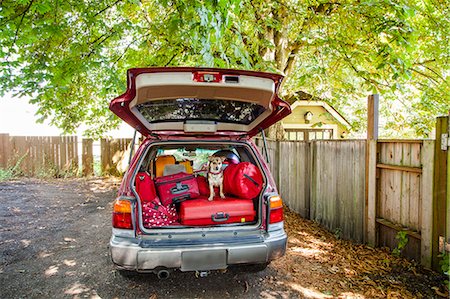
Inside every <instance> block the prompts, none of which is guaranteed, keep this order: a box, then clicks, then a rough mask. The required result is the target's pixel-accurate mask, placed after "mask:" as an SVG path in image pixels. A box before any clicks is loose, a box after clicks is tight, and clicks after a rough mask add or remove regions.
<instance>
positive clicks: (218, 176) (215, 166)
mask: <svg viewBox="0 0 450 299" xmlns="http://www.w3.org/2000/svg"><path fill="white" fill-rule="evenodd" d="M225 159H226V158H225V157H216V156H210V157H209V158H208V161H209V163H208V184H209V198H208V200H209V201H211V200H213V198H214V187H219V192H220V197H221V198H225V195H224V194H223V170H222V164H223V161H225Z"/></svg>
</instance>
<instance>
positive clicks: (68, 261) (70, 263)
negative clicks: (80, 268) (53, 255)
mask: <svg viewBox="0 0 450 299" xmlns="http://www.w3.org/2000/svg"><path fill="white" fill-rule="evenodd" d="M63 263H64V265H66V266H69V267H73V266H75V265H76V264H77V262H76V261H75V260H64V261H63Z"/></svg>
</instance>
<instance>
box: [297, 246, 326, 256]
mask: <svg viewBox="0 0 450 299" xmlns="http://www.w3.org/2000/svg"><path fill="white" fill-rule="evenodd" d="M290 251H292V252H295V253H299V254H301V255H303V256H304V257H315V256H316V255H320V254H323V253H324V252H323V251H322V250H319V249H312V248H303V247H292V248H290Z"/></svg>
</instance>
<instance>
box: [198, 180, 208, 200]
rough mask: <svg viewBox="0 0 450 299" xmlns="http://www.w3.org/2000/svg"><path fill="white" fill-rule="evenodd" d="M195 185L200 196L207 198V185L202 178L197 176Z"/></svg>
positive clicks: (206, 181)
mask: <svg viewBox="0 0 450 299" xmlns="http://www.w3.org/2000/svg"><path fill="white" fill-rule="evenodd" d="M197 185H198V191H199V192H200V195H204V196H209V184H208V180H207V179H206V178H205V177H204V176H201V175H199V176H197Z"/></svg>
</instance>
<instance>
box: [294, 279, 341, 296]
mask: <svg viewBox="0 0 450 299" xmlns="http://www.w3.org/2000/svg"><path fill="white" fill-rule="evenodd" d="M288 285H289V286H290V287H291V288H292V289H294V290H296V291H298V292H299V293H300V294H302V295H303V296H305V298H312V299H327V298H334V297H333V296H332V295H327V294H323V293H321V292H319V291H316V290H313V289H308V288H305V287H302V286H301V285H299V284H296V283H293V282H291V283H289V284H288Z"/></svg>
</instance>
